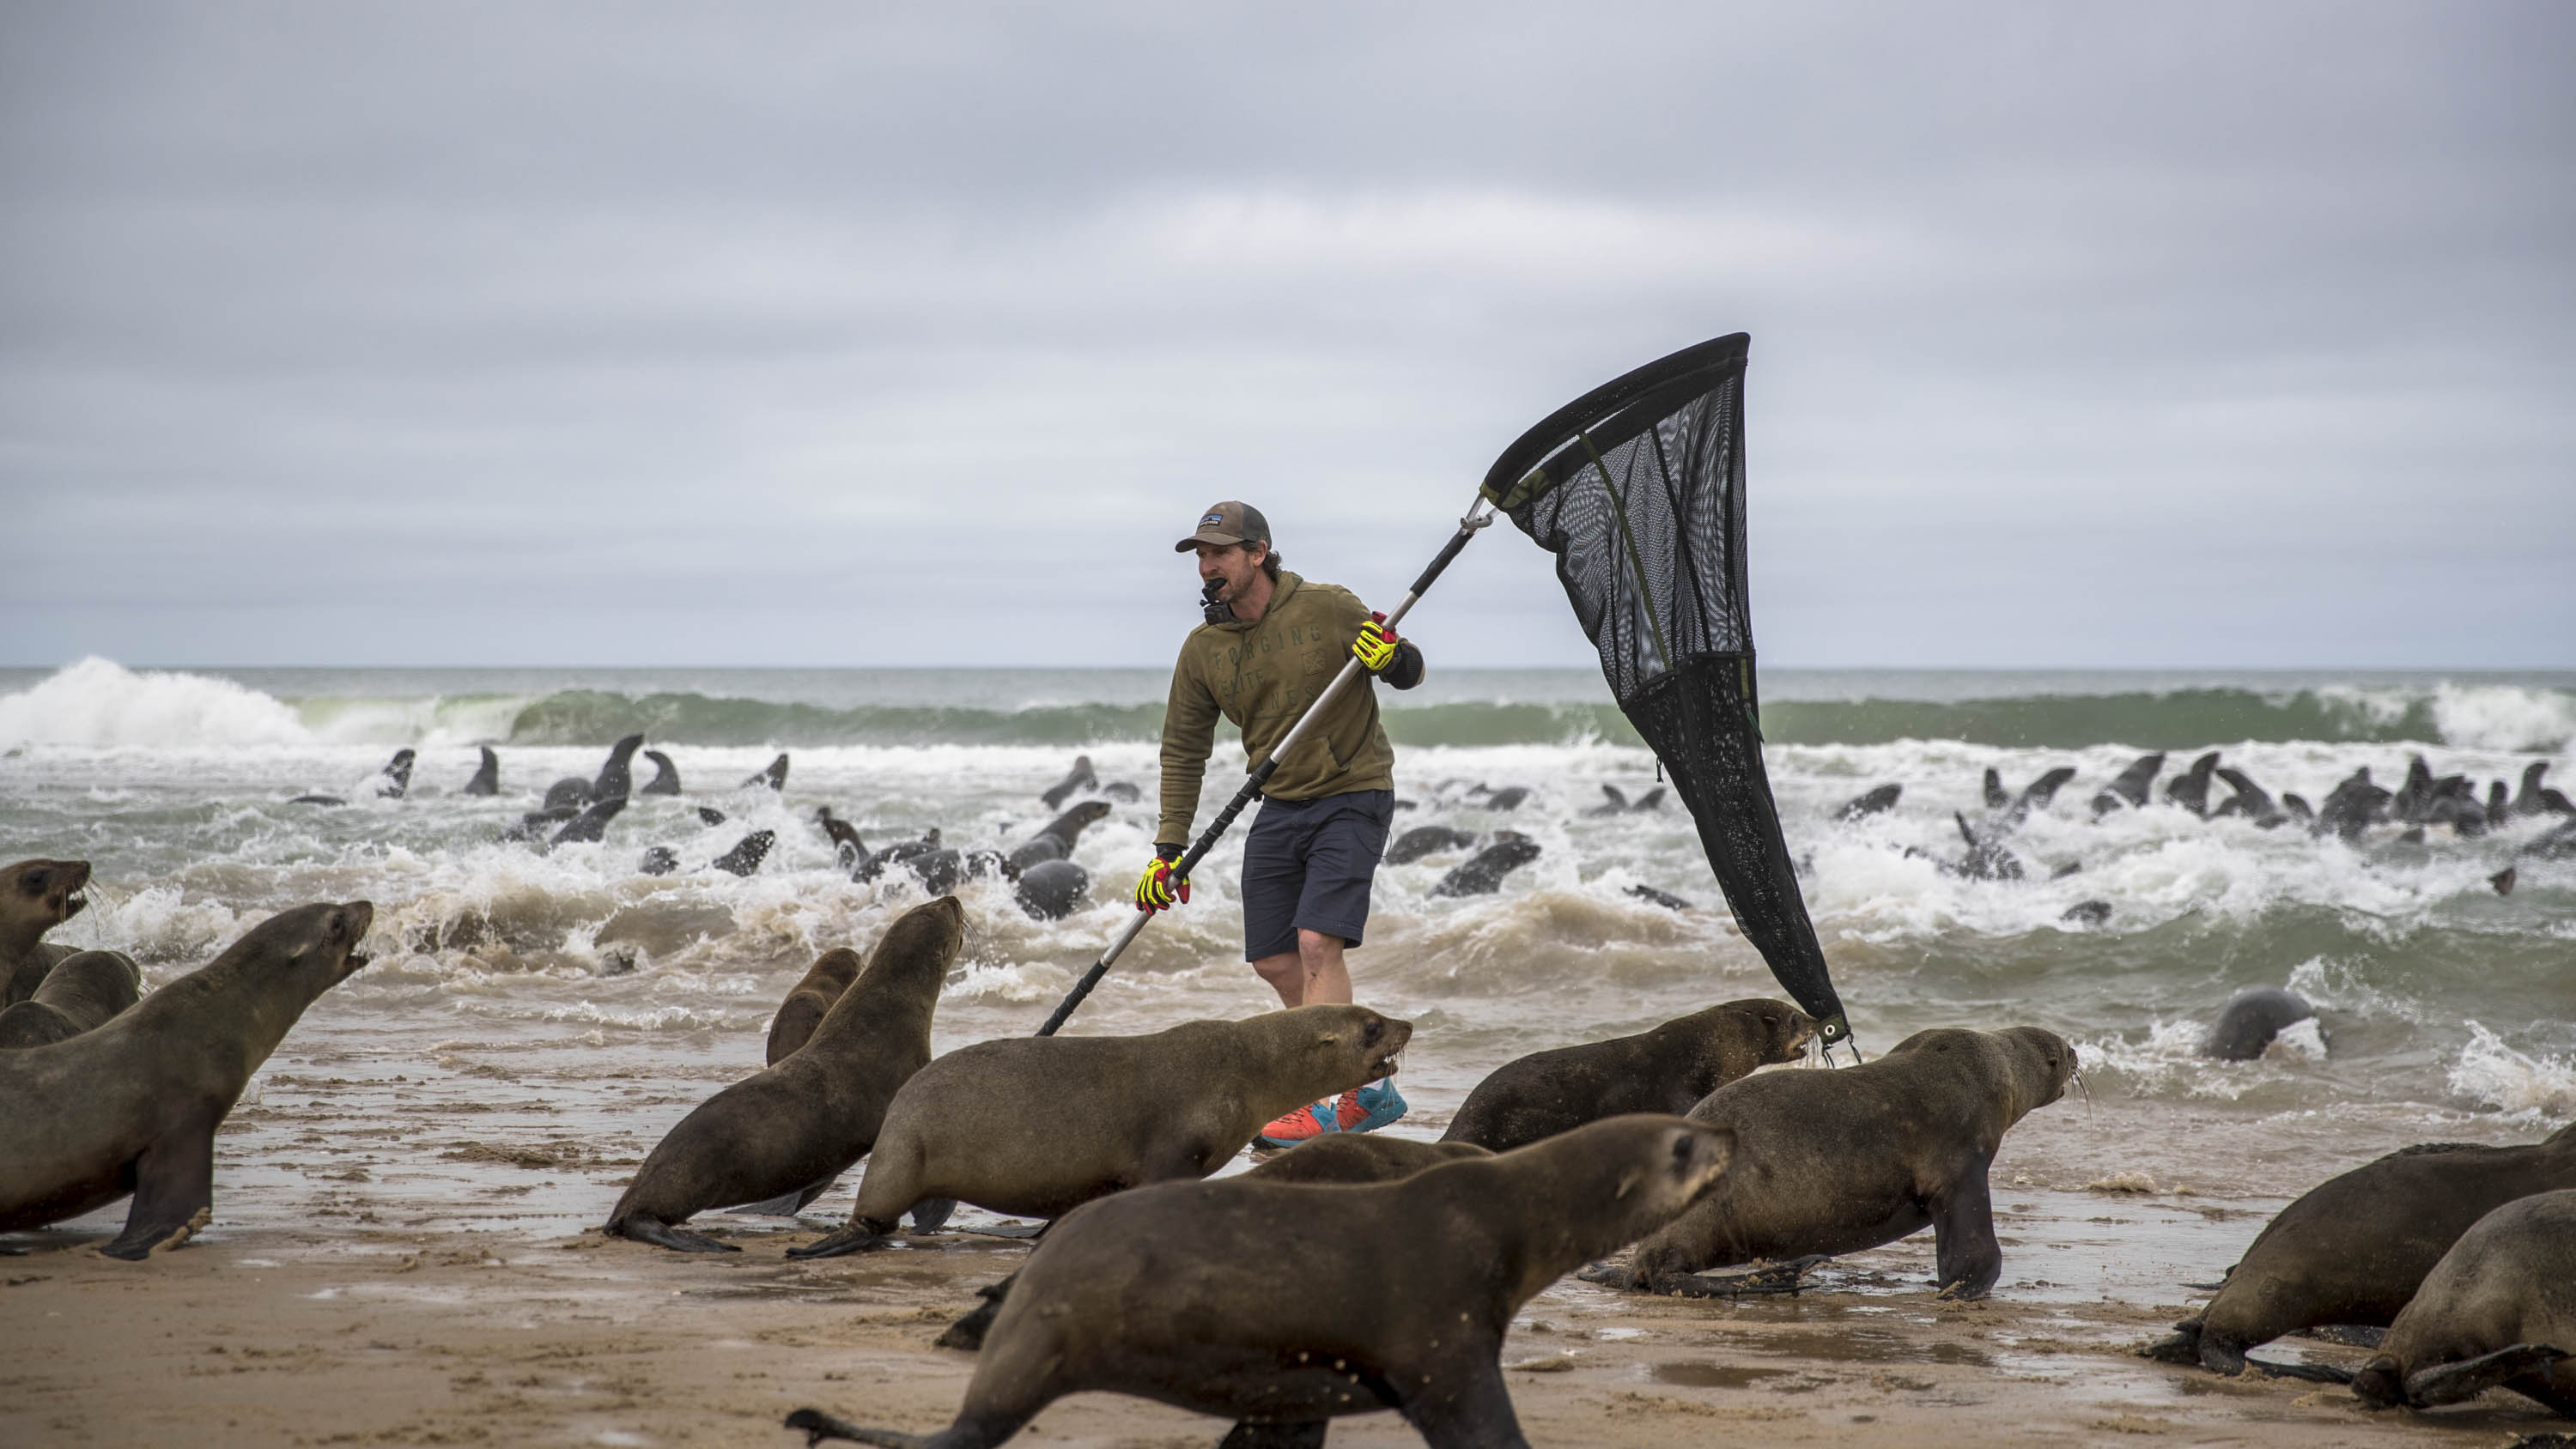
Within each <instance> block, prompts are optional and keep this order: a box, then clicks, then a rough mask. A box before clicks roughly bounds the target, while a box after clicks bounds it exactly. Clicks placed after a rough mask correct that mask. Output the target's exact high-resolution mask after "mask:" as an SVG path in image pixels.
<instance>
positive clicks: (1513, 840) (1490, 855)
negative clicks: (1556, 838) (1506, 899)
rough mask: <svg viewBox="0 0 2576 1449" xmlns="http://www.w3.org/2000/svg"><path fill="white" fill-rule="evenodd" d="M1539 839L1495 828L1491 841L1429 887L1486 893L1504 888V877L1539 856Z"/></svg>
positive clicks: (1437, 891)
mask: <svg viewBox="0 0 2576 1449" xmlns="http://www.w3.org/2000/svg"><path fill="white" fill-rule="evenodd" d="M1538 856H1539V848H1538V842H1537V841H1535V840H1532V839H1530V838H1529V837H1528V836H1526V835H1522V834H1520V833H1519V832H1517V831H1511V830H1497V831H1495V832H1494V843H1493V844H1491V845H1488V846H1486V847H1485V848H1484V849H1482V850H1480V851H1477V852H1476V853H1475V854H1474V855H1471V856H1469V857H1467V861H1466V863H1465V864H1464V865H1460V866H1458V867H1456V868H1455V869H1453V870H1451V871H1450V872H1449V873H1448V874H1447V875H1444V876H1442V877H1441V878H1440V883H1439V884H1438V885H1435V886H1433V887H1432V888H1431V894H1433V895H1435V896H1489V895H1492V894H1493V893H1494V892H1496V891H1499V890H1501V889H1502V888H1503V877H1505V876H1507V875H1510V874H1511V873H1512V872H1513V871H1516V870H1518V869H1520V868H1521V867H1522V866H1525V865H1527V864H1529V863H1530V862H1531V861H1533V860H1536V859H1538Z"/></svg>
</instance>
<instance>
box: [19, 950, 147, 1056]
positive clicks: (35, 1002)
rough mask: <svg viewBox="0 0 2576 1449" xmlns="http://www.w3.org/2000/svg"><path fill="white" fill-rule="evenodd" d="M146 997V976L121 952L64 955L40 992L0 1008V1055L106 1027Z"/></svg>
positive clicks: (50, 1043)
mask: <svg viewBox="0 0 2576 1449" xmlns="http://www.w3.org/2000/svg"><path fill="white" fill-rule="evenodd" d="M142 994H143V973H142V971H141V970H139V969H137V968H136V966H135V964H134V958H133V957H131V956H128V955H126V954H125V953H124V952H122V951H83V952H81V953H79V954H78V955H74V956H66V957H64V958H63V959H62V960H61V961H60V962H58V963H56V965H55V966H54V969H53V970H51V971H49V972H47V973H46V974H45V979H44V982H43V983H42V984H41V985H39V986H37V988H36V994H35V995H34V996H31V997H29V998H28V999H26V1000H25V1001H21V1002H19V1003H18V1004H17V1005H15V1006H12V1007H9V1008H8V1009H6V1010H0V1051H15V1050H19V1049H23V1048H26V1047H40V1046H51V1045H53V1044H54V1043H55V1042H58V1041H69V1040H71V1039H72V1038H73V1037H76V1036H78V1035H80V1034H81V1033H82V1032H85V1031H94V1030H96V1029H97V1028H98V1027H100V1026H103V1025H105V1024H106V1023H107V1021H108V1020H109V1019H110V1018H112V1017H114V1016H115V1015H116V1014H117V1013H118V1012H120V1011H123V1010H125V1009H126V1008H127V1007H129V1006H132V1005H133V1004H134V1003H135V1002H136V1001H137V1000H139V999H141V997H142Z"/></svg>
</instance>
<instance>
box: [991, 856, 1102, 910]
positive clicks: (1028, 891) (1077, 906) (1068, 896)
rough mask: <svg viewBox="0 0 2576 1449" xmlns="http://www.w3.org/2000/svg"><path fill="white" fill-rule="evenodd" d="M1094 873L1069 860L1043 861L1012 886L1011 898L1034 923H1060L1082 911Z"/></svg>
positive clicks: (1022, 873)
mask: <svg viewBox="0 0 2576 1449" xmlns="http://www.w3.org/2000/svg"><path fill="white" fill-rule="evenodd" d="M1090 890H1091V873H1090V872H1089V871H1086V870H1084V869H1083V868H1082V867H1081V866H1078V865H1075V864H1074V863H1073V862H1072V861H1069V860H1042V861H1039V862H1038V863H1037V864H1035V865H1033V866H1030V867H1029V868H1028V869H1026V870H1024V871H1021V872H1020V878H1019V879H1018V880H1016V881H1013V882H1012V883H1011V895H1012V898H1013V899H1015V900H1017V901H1018V902H1019V903H1020V909H1021V910H1023V911H1025V912H1027V913H1028V916H1029V918H1030V919H1031V920H1036V921H1061V920H1063V919H1064V918H1065V917H1067V916H1069V915H1072V914H1073V913H1074V912H1076V911H1078V910H1081V909H1082V903H1083V898H1084V897H1085V896H1086V895H1087V894H1088V893H1089V892H1090Z"/></svg>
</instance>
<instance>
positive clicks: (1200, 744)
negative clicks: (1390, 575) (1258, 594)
mask: <svg viewBox="0 0 2576 1449" xmlns="http://www.w3.org/2000/svg"><path fill="white" fill-rule="evenodd" d="M1368 618H1369V611H1368V606H1367V605H1365V604H1363V603H1361V602H1360V601H1359V597H1358V595H1356V594H1353V593H1352V592H1351V591H1350V590H1348V589H1344V588H1337V587H1335V586H1334V585H1332V584H1310V583H1307V582H1306V581H1305V580H1303V579H1301V578H1299V577H1297V575H1295V574H1294V573H1291V572H1289V571H1288V570H1286V569H1281V570H1280V571H1279V578H1278V580H1277V581H1276V582H1275V583H1273V584H1272V585H1271V594H1270V606H1269V607H1268V608H1267V609H1264V610H1263V611H1262V614H1261V622H1260V623H1258V624H1243V623H1232V622H1229V623H1224V624H1201V625H1200V626H1198V627H1197V628H1195V629H1192V630H1191V631H1190V636H1189V638H1187V639H1186V640H1183V641H1182V643H1181V658H1180V662H1179V663H1178V664H1175V665H1174V666H1173V667H1172V696H1171V699H1170V701H1169V702H1168V703H1166V704H1165V705H1164V706H1163V818H1162V822H1161V823H1160V824H1159V825H1157V826H1156V827H1155V830H1154V838H1155V839H1156V840H1158V841H1165V842H1173V843H1179V842H1186V841H1187V840H1188V839H1189V838H1190V822H1191V820H1192V819H1194V818H1195V817H1196V816H1197V815H1198V811H1199V784H1200V781H1201V779H1202V778H1203V777H1204V776H1205V775H1206V773H1207V757H1208V750H1209V748H1210V747H1211V746H1212V745H1213V743H1214V742H1215V738H1216V719H1217V716H1218V715H1220V714H1222V715H1224V716H1225V717H1226V718H1227V719H1230V720H1232V721H1234V723H1235V725H1236V727H1237V728H1239V729H1241V730H1242V731H1243V763H1244V768H1245V769H1247V770H1248V769H1250V768H1252V766H1253V765H1254V764H1256V763H1258V762H1259V761H1260V760H1261V759H1262V758H1264V757H1265V756H1267V755H1268V754H1269V753H1270V749H1271V747H1272V746H1273V745H1276V744H1277V743H1278V742H1279V738H1280V736H1282V735H1285V734H1286V733H1288V728H1289V726H1291V725H1293V724H1295V723H1296V722H1297V718H1298V716H1299V715H1302V714H1304V713H1305V711H1306V706H1308V705H1310V704H1313V703H1314V702H1315V699H1316V697H1317V696H1319V695H1321V694H1322V693H1323V692H1324V686H1325V685H1327V684H1330V683H1332V682H1333V676H1334V675H1335V674H1338V673H1340V672H1341V668H1342V665H1343V663H1344V662H1345V661H1346V660H1348V659H1349V658H1350V657H1351V641H1352V640H1353V639H1355V638H1357V637H1359V632H1360V625H1362V624H1365V623H1367V622H1368ZM1415 657H1416V658H1419V655H1416V656H1415ZM1394 672H1395V671H1393V670H1390V671H1389V673H1390V674H1393V673H1394ZM1368 682H1369V681H1367V680H1365V679H1364V680H1363V681H1362V685H1363V687H1361V688H1356V689H1350V690H1346V691H1344V692H1343V694H1342V696H1341V697H1340V698H1339V699H1336V700H1334V701H1333V706H1332V708H1331V709H1330V710H1328V711H1326V712H1325V714H1324V716H1323V717H1322V718H1320V719H1317V720H1316V721H1315V722H1314V724H1312V725H1310V726H1308V727H1307V730H1306V733H1305V735H1304V736H1303V737H1302V738H1300V739H1299V740H1298V741H1297V747H1296V748H1295V749H1294V750H1291V751H1289V753H1288V758H1286V759H1284V760H1281V761H1280V762H1279V769H1278V771H1277V772H1276V773H1275V774H1273V775H1272V776H1271V777H1270V781H1269V783H1268V784H1266V785H1264V786H1263V787H1262V790H1261V793H1262V794H1263V795H1264V796H1265V797H1267V798H1270V799H1273V800H1314V799H1318V798H1320V797H1322V796H1325V795H1339V794H1342V793H1343V792H1345V791H1349V790H1392V789H1394V788H1395V750H1394V748H1393V747H1392V746H1390V745H1389V744H1387V742H1386V729H1385V727H1384V726H1383V725H1381V724H1379V723H1378V717H1377V691H1376V690H1375V689H1372V688H1367V687H1365V686H1366V685H1367V684H1368ZM1420 682H1421V679H1420V676H1419V675H1418V674H1417V675H1416V676H1415V677H1414V678H1413V679H1412V680H1410V681H1408V682H1407V684H1406V685H1405V686H1404V687H1407V688H1409V687H1411V685H1412V684H1418V683H1420Z"/></svg>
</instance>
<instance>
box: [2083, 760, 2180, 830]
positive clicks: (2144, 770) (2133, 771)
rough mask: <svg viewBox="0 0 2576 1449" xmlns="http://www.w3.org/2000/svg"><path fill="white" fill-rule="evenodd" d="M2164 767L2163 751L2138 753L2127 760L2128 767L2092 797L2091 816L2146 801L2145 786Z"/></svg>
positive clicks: (2129, 807) (2152, 781) (2152, 782)
mask: <svg viewBox="0 0 2576 1449" xmlns="http://www.w3.org/2000/svg"><path fill="white" fill-rule="evenodd" d="M2164 767H2165V752H2164V751H2162V750H2158V751H2156V752H2155V753H2154V754H2152V755H2140V756H2138V757H2137V758H2136V759H2135V760H2132V761H2130V762H2129V768H2127V769H2125V770H2122V771H2121V772H2120V773H2119V774H2118V775H2117V776H2115V777H2113V779H2112V781H2111V783H2110V785H2109V786H2108V787H2106V788H2105V789H2104V790H2103V791H2102V792H2101V793H2100V794H2098V795H2095V796H2094V797H2093V818H2094V819H2096V820H2099V819H2101V818H2102V817H2103V816H2105V815H2108V814H2110V813H2111V812H2112V811H2114V810H2120V809H2129V810H2135V809H2137V808H2138V807H2139V806H2141V805H2144V804H2146V803H2147V787H2149V786H2151V785H2153V784H2154V783H2155V782H2156V772H2157V771H2158V770H2161V769H2163V768H2164Z"/></svg>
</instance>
